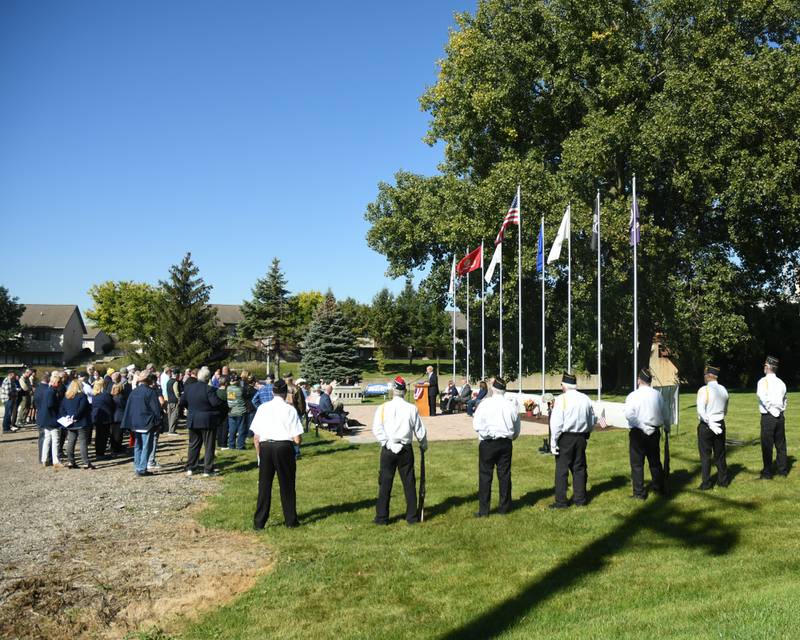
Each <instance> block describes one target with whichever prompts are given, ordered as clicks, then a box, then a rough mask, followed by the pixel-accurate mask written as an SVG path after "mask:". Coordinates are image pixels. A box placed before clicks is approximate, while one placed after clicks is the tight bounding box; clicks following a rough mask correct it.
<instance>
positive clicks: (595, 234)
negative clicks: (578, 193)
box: [592, 196, 600, 251]
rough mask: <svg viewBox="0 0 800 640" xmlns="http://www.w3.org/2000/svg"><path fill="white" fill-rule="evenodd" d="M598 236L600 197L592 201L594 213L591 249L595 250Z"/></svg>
mask: <svg viewBox="0 0 800 640" xmlns="http://www.w3.org/2000/svg"><path fill="white" fill-rule="evenodd" d="M599 237H600V198H599V196H598V197H597V198H596V199H595V201H594V215H593V216H592V251H597V240H598V238H599Z"/></svg>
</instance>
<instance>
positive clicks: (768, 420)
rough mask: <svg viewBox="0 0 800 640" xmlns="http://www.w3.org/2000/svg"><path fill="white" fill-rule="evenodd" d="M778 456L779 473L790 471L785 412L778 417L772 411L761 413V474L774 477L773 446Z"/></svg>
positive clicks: (783, 473) (783, 474)
mask: <svg viewBox="0 0 800 640" xmlns="http://www.w3.org/2000/svg"><path fill="white" fill-rule="evenodd" d="M773 447H774V448H775V453H776V457H777V466H778V475H782V476H785V475H786V474H787V473H789V459H788V458H787V456H786V422H785V420H784V418H783V413H781V415H780V416H778V417H777V418H776V417H775V416H773V415H772V414H770V413H763V414H761V459H762V461H763V463H764V464H763V468H762V469H761V475H762V476H763V477H765V478H771V477H772V448H773Z"/></svg>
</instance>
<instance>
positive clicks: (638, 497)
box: [631, 493, 647, 502]
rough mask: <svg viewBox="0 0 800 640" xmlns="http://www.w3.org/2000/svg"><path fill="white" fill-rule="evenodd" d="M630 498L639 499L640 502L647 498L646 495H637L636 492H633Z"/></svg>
mask: <svg viewBox="0 0 800 640" xmlns="http://www.w3.org/2000/svg"><path fill="white" fill-rule="evenodd" d="M631 500H641V501H642V502H644V501H645V500H647V496H646V495H645V496H640V495H637V494H635V493H634V494H633V495H632V496H631Z"/></svg>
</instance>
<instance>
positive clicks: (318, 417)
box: [306, 403, 347, 438]
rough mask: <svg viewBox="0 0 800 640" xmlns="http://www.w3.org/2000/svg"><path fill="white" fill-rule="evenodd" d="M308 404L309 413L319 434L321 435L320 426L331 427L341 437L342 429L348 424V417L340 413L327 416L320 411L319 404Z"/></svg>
mask: <svg viewBox="0 0 800 640" xmlns="http://www.w3.org/2000/svg"><path fill="white" fill-rule="evenodd" d="M306 406H307V408H308V413H309V415H310V416H311V422H313V423H314V429H315V433H316V435H317V436H319V428H320V427H323V428H325V429H330V430H331V431H336V435H337V436H339V437H340V438H341V437H342V431H343V429H344V428H345V427H346V426H347V418H345V417H344V416H340V415H336V416H331V417H325V416H323V415H322V413H321V412H320V410H319V405H318V404H311V403H309V404H308V405H306Z"/></svg>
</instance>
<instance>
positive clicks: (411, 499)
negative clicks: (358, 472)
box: [375, 444, 417, 524]
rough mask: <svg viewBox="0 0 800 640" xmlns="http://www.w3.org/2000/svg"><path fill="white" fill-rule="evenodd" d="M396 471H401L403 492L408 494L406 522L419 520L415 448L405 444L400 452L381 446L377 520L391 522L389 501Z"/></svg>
mask: <svg viewBox="0 0 800 640" xmlns="http://www.w3.org/2000/svg"><path fill="white" fill-rule="evenodd" d="M395 471H399V472H400V480H401V481H402V482H403V493H405V496H406V522H417V477H416V475H415V474H414V448H413V447H412V446H411V445H410V444H406V445H403V448H402V449H401V450H400V453H394V452H392V451H389V449H387V448H386V447H381V461H380V471H379V472H378V502H377V504H376V505H375V522H377V523H378V524H386V523H387V522H389V501H390V500H391V498H392V484H394V474H395Z"/></svg>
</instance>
